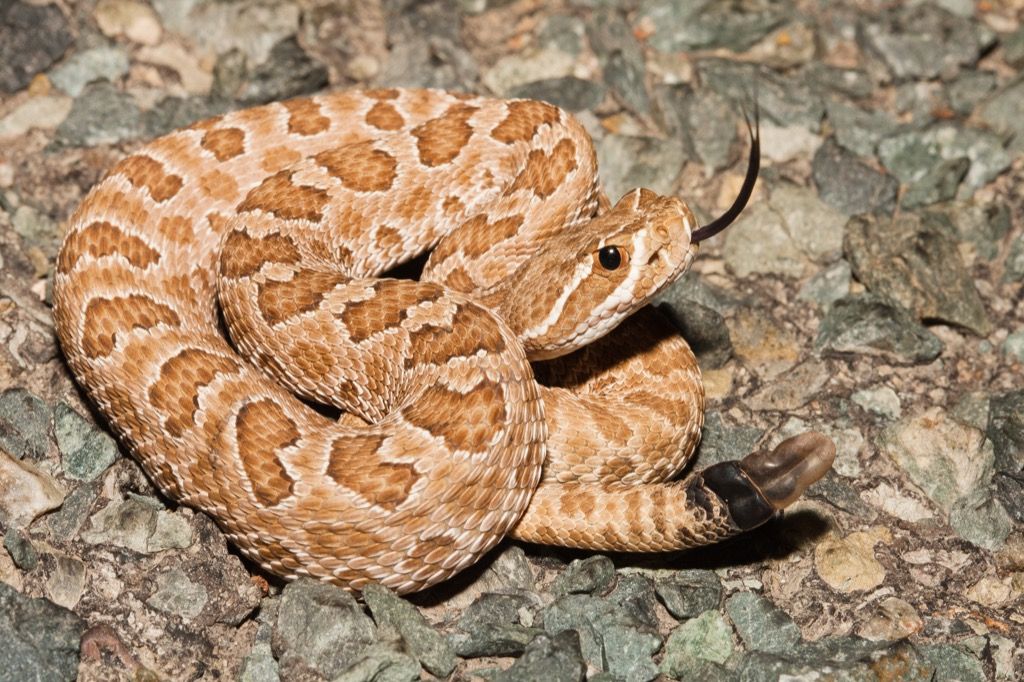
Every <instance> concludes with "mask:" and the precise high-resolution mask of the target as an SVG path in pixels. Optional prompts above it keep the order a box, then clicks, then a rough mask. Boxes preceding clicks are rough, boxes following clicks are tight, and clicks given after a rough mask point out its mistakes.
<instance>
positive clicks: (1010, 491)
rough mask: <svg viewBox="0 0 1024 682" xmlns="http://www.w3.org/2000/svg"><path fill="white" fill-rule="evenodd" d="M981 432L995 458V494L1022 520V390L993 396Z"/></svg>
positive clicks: (1023, 450) (1023, 429)
mask: <svg viewBox="0 0 1024 682" xmlns="http://www.w3.org/2000/svg"><path fill="white" fill-rule="evenodd" d="M985 434H986V435H987V436H988V438H989V440H990V441H991V442H992V446H993V455H994V457H995V468H996V476H995V481H996V491H997V492H996V496H997V498H998V499H999V500H1000V501H1001V502H1002V503H1003V506H1004V507H1005V508H1006V510H1007V511H1008V512H1009V513H1010V514H1011V515H1012V516H1013V518H1014V519H1015V520H1016V521H1017V522H1018V523H1024V390H1021V391H1013V392H1010V393H1004V394H1002V395H998V396H993V398H992V400H991V402H990V403H989V415H988V424H987V426H986V429H985Z"/></svg>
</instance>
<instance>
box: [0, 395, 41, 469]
mask: <svg viewBox="0 0 1024 682" xmlns="http://www.w3.org/2000/svg"><path fill="white" fill-rule="evenodd" d="M52 417H53V410H52V409H51V408H50V406H49V405H47V404H46V403H45V402H43V400H42V398H40V397H39V396H37V395H35V394H34V393H31V392H30V391H28V390H26V389H24V388H9V389H7V390H6V391H4V392H3V393H0V450H6V451H7V452H8V453H10V454H11V455H12V456H13V457H15V458H17V459H22V458H24V457H28V458H30V459H33V460H41V459H42V458H44V457H45V456H46V452H47V450H48V448H49V432H50V419H51V418H52Z"/></svg>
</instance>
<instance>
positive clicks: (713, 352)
mask: <svg viewBox="0 0 1024 682" xmlns="http://www.w3.org/2000/svg"><path fill="white" fill-rule="evenodd" d="M674 291H675V289H674V288H672V289H670V290H669V292H668V293H667V294H666V295H663V296H660V297H659V298H658V299H657V300H658V301H661V303H660V305H659V306H658V309H659V310H660V311H661V312H664V313H665V314H666V315H667V316H668V318H669V319H670V320H672V323H673V324H675V326H676V327H678V328H679V332H680V333H681V334H682V335H683V338H685V339H686V342H687V343H688V344H689V345H690V349H691V350H692V351H693V353H694V355H696V356H697V360H698V362H699V363H700V366H701V367H702V368H704V369H716V368H718V367H721V366H722V365H724V364H725V363H726V362H728V361H729V358H730V357H732V340H731V339H730V338H729V327H728V326H727V325H726V324H725V318H724V317H722V316H721V315H720V314H719V313H718V312H717V311H715V310H713V309H712V308H708V307H707V306H704V305H702V304H700V303H698V302H697V301H694V300H690V299H685V298H679V297H677V296H673V295H672V293H673V292H674Z"/></svg>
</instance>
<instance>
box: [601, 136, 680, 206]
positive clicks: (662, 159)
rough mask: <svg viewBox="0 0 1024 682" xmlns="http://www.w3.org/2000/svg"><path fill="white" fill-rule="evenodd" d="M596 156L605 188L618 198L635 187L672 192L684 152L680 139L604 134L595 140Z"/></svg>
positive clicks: (613, 198) (613, 199)
mask: <svg viewBox="0 0 1024 682" xmlns="http://www.w3.org/2000/svg"><path fill="white" fill-rule="evenodd" d="M597 159H598V168H600V169H601V180H602V182H603V183H604V188H605V191H606V192H607V193H608V196H609V197H610V198H611V199H612V201H617V200H618V199H619V198H621V197H622V195H623V194H625V193H626V192H627V191H629V190H631V189H634V188H637V187H646V188H648V189H651V190H653V191H655V192H657V193H658V194H671V193H672V189H673V186H674V185H675V180H676V176H678V175H679V170H680V169H681V168H682V167H683V161H684V160H685V155H684V153H683V144H682V142H680V141H679V140H661V139H658V138H654V137H627V136H625V135H606V136H605V137H604V139H602V140H601V141H600V142H599V143H598V146H597Z"/></svg>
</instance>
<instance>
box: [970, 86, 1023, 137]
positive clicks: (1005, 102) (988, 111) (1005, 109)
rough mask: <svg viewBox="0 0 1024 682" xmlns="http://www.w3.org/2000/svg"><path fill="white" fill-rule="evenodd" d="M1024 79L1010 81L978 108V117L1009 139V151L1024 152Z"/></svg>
mask: <svg viewBox="0 0 1024 682" xmlns="http://www.w3.org/2000/svg"><path fill="white" fill-rule="evenodd" d="M1022 108H1024V77H1022V78H1017V79H1016V80H1014V81H1011V82H1010V83H1009V84H1008V85H1007V86H1006V87H1005V88H1003V89H1002V90H1001V91H999V92H998V93H996V94H995V95H994V96H993V97H992V98H991V99H989V100H987V101H986V102H984V103H983V104H982V105H981V106H980V107H979V108H978V116H979V117H980V118H981V120H982V121H984V122H985V123H986V124H987V125H988V126H990V127H991V128H992V129H993V130H995V131H996V132H998V133H1000V134H1003V135H1006V136H1009V137H1011V140H1010V150H1011V151H1012V152H1013V153H1014V154H1017V155H1020V154H1021V153H1022V152H1024V117H1021V115H1020V112H1021V110H1022Z"/></svg>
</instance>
